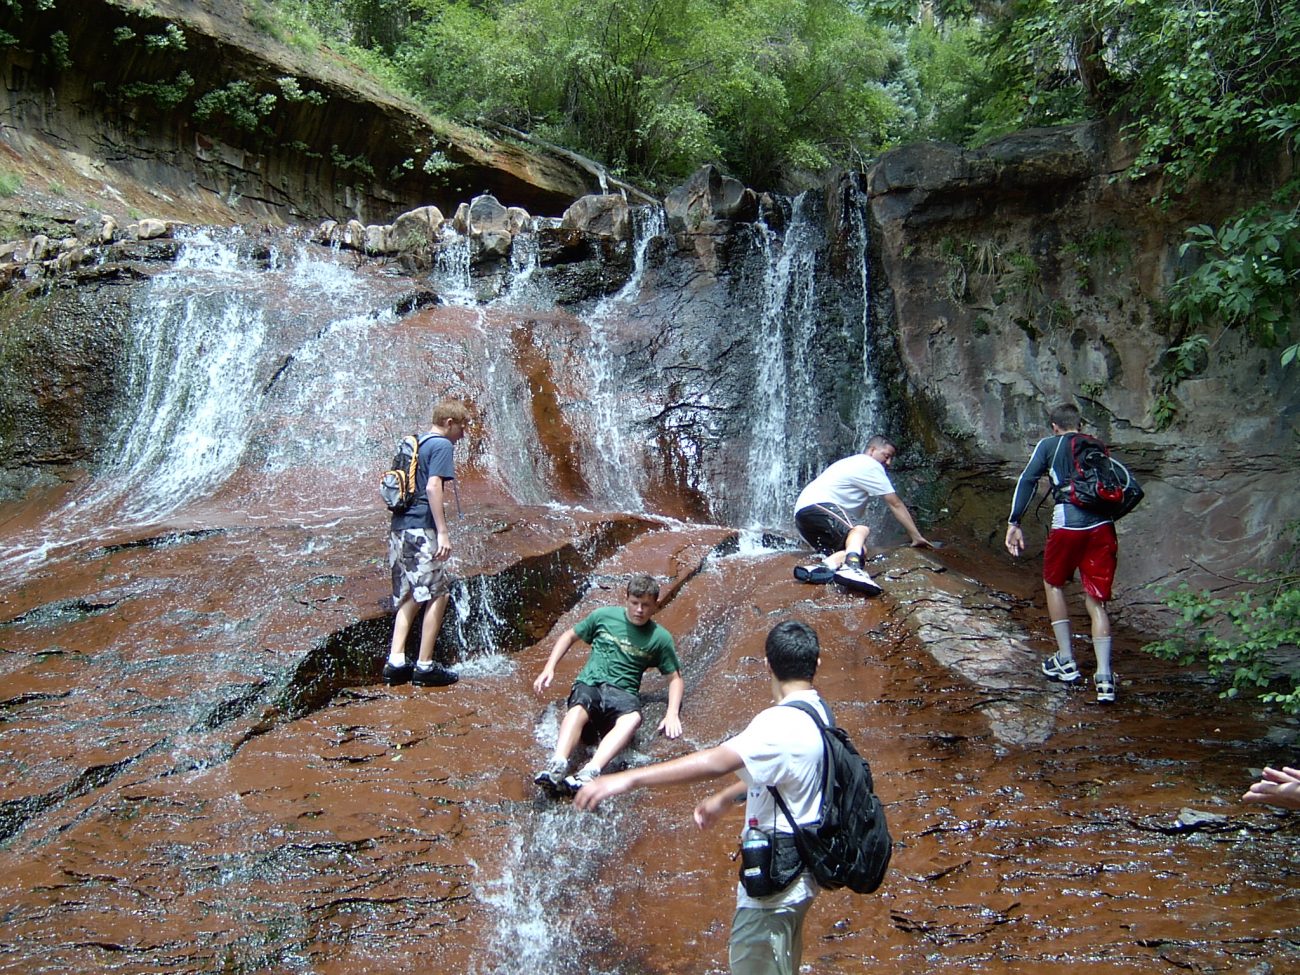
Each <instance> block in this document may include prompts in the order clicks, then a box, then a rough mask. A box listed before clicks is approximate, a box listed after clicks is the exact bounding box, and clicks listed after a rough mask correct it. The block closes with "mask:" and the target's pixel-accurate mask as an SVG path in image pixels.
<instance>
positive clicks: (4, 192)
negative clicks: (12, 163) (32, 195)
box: [0, 166, 23, 196]
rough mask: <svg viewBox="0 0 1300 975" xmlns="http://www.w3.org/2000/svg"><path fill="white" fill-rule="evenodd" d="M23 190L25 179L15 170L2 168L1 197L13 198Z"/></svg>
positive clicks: (0, 177) (0, 180)
mask: <svg viewBox="0 0 1300 975" xmlns="http://www.w3.org/2000/svg"><path fill="white" fill-rule="evenodd" d="M22 188H23V178H22V177H21V176H19V175H18V174H17V173H15V172H14V171H13V170H11V169H8V168H6V167H4V166H0V196H13V195H14V194H15V193H17V192H18V191H19V190H20V189H22Z"/></svg>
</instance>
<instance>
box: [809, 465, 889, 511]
mask: <svg viewBox="0 0 1300 975" xmlns="http://www.w3.org/2000/svg"><path fill="white" fill-rule="evenodd" d="M893 493H894V485H893V484H892V483H891V482H890V480H889V475H888V474H887V473H886V472H885V465H884V464H882V463H881V462H880V461H878V460H876V459H875V458H874V457H869V456H867V455H866V454H854V455H853V456H852V457H845V458H844V459H843V460H837V461H836V462H835V463H833V464H831V466H830V467H828V468H826V470H824V471H822V472H821V473H820V474H818V475H817V476H816V477H815V478H813V479H812V480H811V481H810V482H808V486H807V487H805V488H804V489H803V490H802V491H800V492H799V499H798V500H797V501H795V503H794V510H795V511H799V510H800V509H802V508H806V507H808V506H809V505H810V504H837V505H839V506H840V507H841V508H843V509H844V511H845V512H846V513H847V514H848V516H849V517H850V518H851V519H852V520H853V523H854V524H855V525H860V524H861V523H862V516H863V515H865V514H866V513H867V500H868V499H869V498H878V497H880V496H881V495H884V494H893Z"/></svg>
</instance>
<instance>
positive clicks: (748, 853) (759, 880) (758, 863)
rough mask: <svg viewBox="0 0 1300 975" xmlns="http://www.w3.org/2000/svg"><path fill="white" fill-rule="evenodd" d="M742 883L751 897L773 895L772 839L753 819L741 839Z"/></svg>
mask: <svg viewBox="0 0 1300 975" xmlns="http://www.w3.org/2000/svg"><path fill="white" fill-rule="evenodd" d="M740 882H741V883H742V884H743V885H744V887H745V893H747V894H749V896H750V897H766V896H767V895H768V894H770V893H772V838H771V837H770V836H768V834H767V833H765V832H763V831H762V830H761V829H759V828H758V820H757V819H751V820H750V821H749V826H748V828H746V830H745V832H744V834H743V835H742V836H741V838H740Z"/></svg>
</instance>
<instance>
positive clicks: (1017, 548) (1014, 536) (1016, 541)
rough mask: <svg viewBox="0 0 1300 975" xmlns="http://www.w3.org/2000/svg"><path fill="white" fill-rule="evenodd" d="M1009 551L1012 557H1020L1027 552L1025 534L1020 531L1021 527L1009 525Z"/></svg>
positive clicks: (1007, 543) (1007, 541)
mask: <svg viewBox="0 0 1300 975" xmlns="http://www.w3.org/2000/svg"><path fill="white" fill-rule="evenodd" d="M1006 546H1007V551H1008V552H1010V553H1011V554H1012V555H1015V556H1019V555H1020V553H1021V552H1023V551H1024V550H1025V533H1024V532H1023V531H1021V530H1020V526H1019V525H1007V540H1006Z"/></svg>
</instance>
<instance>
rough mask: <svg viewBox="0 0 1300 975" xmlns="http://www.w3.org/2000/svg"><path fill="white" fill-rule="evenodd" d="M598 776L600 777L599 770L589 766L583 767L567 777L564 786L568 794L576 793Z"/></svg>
mask: <svg viewBox="0 0 1300 975" xmlns="http://www.w3.org/2000/svg"><path fill="white" fill-rule="evenodd" d="M598 775H600V769H598V768H593V767H592V766H590V765H584V766H583V767H582V768H580V769H578V771H576V772H574V773H573V774H572V775H570V776H568V777H567V778H566V779H565V780H564V784H565V786H566V787H567V788H568V790H569V791H570V792H577V791H578V790H579V789H581V788H582V787H583V786H584V785H586V784H587V783H588V782H590V781H591V780H592V779H594V778H596V776H598Z"/></svg>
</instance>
